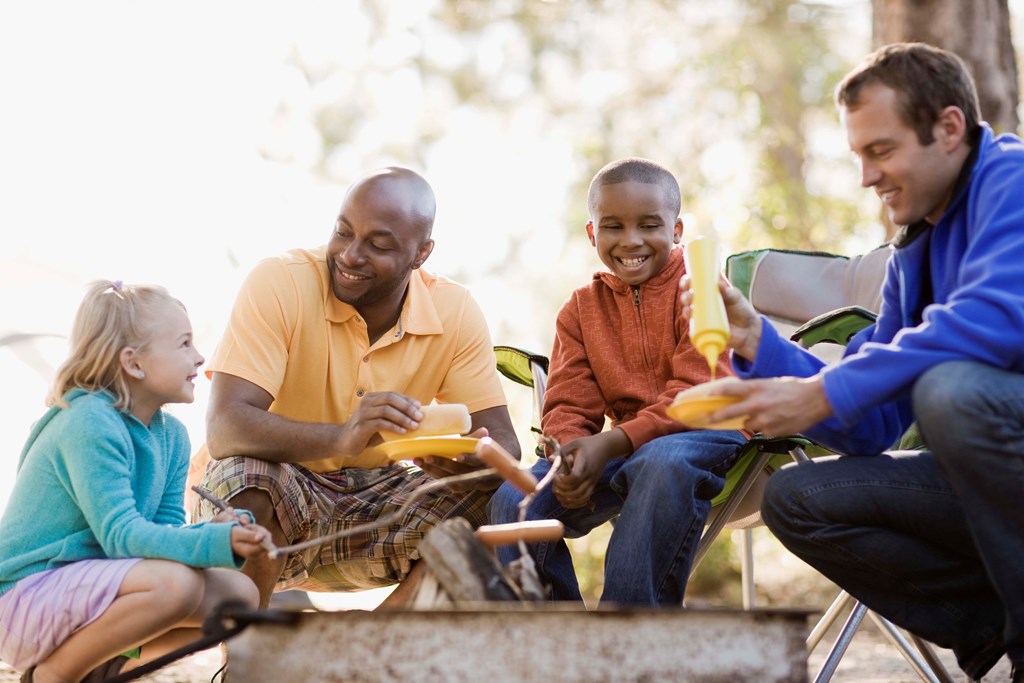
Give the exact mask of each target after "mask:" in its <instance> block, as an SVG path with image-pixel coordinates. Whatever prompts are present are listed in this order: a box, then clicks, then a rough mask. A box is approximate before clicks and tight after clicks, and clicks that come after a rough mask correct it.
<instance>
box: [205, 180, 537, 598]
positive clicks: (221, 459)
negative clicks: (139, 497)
mask: <svg viewBox="0 0 1024 683" xmlns="http://www.w3.org/2000/svg"><path fill="white" fill-rule="evenodd" d="M434 213H435V200H434V193H433V191H432V190H431V188H430V186H429V185H428V184H427V182H426V180H424V179H423V178H422V177H420V176H419V175H417V174H416V173H414V172H412V171H410V170H408V169H404V168H396V167H392V168H386V169H382V170H380V171H376V172H373V173H370V174H368V175H366V176H364V177H362V178H360V179H359V180H357V181H356V182H355V184H353V185H352V187H351V188H349V190H348V192H347V193H346V195H345V198H344V200H343V202H342V205H341V211H340V213H339V215H338V218H337V221H336V222H335V225H334V228H333V229H332V232H331V237H330V241H329V242H328V243H327V245H326V246H325V247H321V248H319V249H314V250H308V251H307V250H294V251H291V252H288V253H287V254H285V255H284V256H281V257H279V258H272V259H267V260H265V261H262V262H261V263H259V264H258V265H257V266H256V267H255V268H254V269H253V271H252V273H251V274H250V275H249V277H248V278H247V279H246V281H245V283H244V284H243V285H242V289H241V291H240V293H239V295H238V298H237V300H236V302H235V306H234V309H233V311H232V313H231V319H230V322H229V324H228V327H227V331H226V332H225V334H224V338H223V340H222V341H221V343H220V345H219V347H218V349H217V352H216V353H215V355H214V357H213V359H212V360H211V361H210V363H209V365H208V370H207V374H208V375H209V376H210V377H211V379H212V385H211V395H210V408H209V412H208V415H207V439H208V441H207V446H206V447H204V448H203V449H201V450H200V452H199V453H197V454H196V456H195V458H194V459H193V473H192V474H193V476H192V477H190V480H192V481H198V480H199V479H200V478H202V482H203V486H204V487H205V488H207V489H208V490H210V491H213V492H215V493H216V494H217V495H218V496H220V497H221V498H224V499H226V500H229V501H230V503H231V505H232V506H234V507H237V508H244V509H246V510H250V511H252V513H253V514H254V516H255V518H256V522H257V523H259V524H261V525H263V526H265V527H266V528H267V529H269V530H270V531H271V533H272V534H273V537H274V543H275V544H276V545H278V546H285V545H293V544H297V543H301V542H304V541H308V540H310V539H315V538H317V537H323V536H327V535H329V534H332V533H334V532H337V531H339V530H342V529H345V528H348V527H351V526H353V525H357V524H363V523H366V522H368V521H372V520H375V519H378V518H381V517H384V516H386V515H389V514H391V513H394V512H395V511H396V510H397V509H398V508H399V506H400V505H401V503H402V501H403V499H404V498H405V497H406V494H408V493H409V492H410V491H412V490H414V489H415V488H417V487H418V486H420V485H421V484H422V483H424V480H426V479H428V478H429V476H434V477H441V476H445V475H447V474H455V473H459V472H463V471H469V470H472V469H477V468H480V467H482V465H481V464H480V462H479V461H478V460H477V459H476V458H475V457H474V456H472V455H471V454H470V455H467V456H463V459H462V460H461V461H452V460H448V459H445V458H431V457H426V458H425V459H423V460H417V463H419V464H420V467H414V466H411V465H409V464H407V463H393V462H391V461H390V460H388V458H387V457H386V456H385V455H384V454H383V452H381V450H380V449H379V448H376V447H375V446H376V444H379V443H380V436H379V434H378V432H379V431H380V430H390V431H397V432H400V433H401V432H402V431H404V430H407V429H414V428H416V426H417V425H418V422H417V420H419V419H422V417H423V414H422V412H421V411H420V407H421V406H423V405H426V404H427V403H430V402H431V401H433V400H435V399H436V400H437V401H438V402H441V403H464V404H466V405H467V406H468V408H469V411H470V414H471V417H472V422H473V430H474V432H473V436H482V435H484V434H489V435H490V436H491V437H492V438H494V439H495V440H496V441H498V442H499V443H501V444H502V445H503V446H504V447H505V448H507V449H508V450H509V451H511V452H512V453H514V454H516V455H517V456H518V453H519V446H518V441H517V439H516V436H515V432H514V430H513V428H512V422H511V420H510V419H509V414H508V410H507V408H506V404H505V396H504V394H503V392H502V389H501V385H500V383H499V381H498V376H497V372H496V369H495V359H494V352H493V349H492V347H491V339H490V335H489V333H488V330H487V325H486V323H485V321H484V317H483V315H482V313H481V311H480V309H479V307H478V306H477V304H476V303H475V302H474V301H473V299H472V297H471V296H470V295H469V292H468V291H467V290H466V289H465V288H464V287H462V286H460V285H458V284H456V283H454V282H451V281H449V280H446V279H445V278H442V277H438V276H435V275H431V274H430V273H427V272H425V271H423V270H422V269H421V268H420V266H422V265H423V263H424V261H426V260H427V257H428V256H430V252H431V251H432V249H433V247H434V241H433V240H432V239H431V238H430V235H431V228H432V227H433V222H434ZM484 430H486V431H484ZM497 484H498V482H497V481H494V480H490V481H487V482H485V483H482V484H480V485H478V486H477V487H476V488H467V489H464V490H459V491H453V490H446V489H442V490H440V491H438V492H437V493H436V494H433V495H430V496H428V497H426V498H425V499H421V500H420V501H419V502H417V503H416V504H415V505H414V506H413V507H412V508H411V509H410V510H409V511H408V512H406V513H405V515H404V517H403V518H402V519H401V521H399V522H396V523H394V524H392V525H390V526H387V527H384V528H381V529H378V530H376V531H371V532H367V533H362V534H358V535H355V536H351V537H348V538H344V539H341V540H338V541H332V542H328V543H325V544H323V545H319V546H316V547H313V548H311V549H309V550H306V551H299V552H296V553H293V554H291V555H289V556H287V557H280V558H277V559H275V560H271V559H269V558H264V559H262V560H260V561H253V560H249V561H247V562H246V564H245V566H244V568H243V569H242V571H243V572H245V573H246V574H247V575H248V576H250V577H251V578H252V579H253V581H255V583H256V585H257V586H258V587H259V590H260V598H261V601H262V603H263V604H264V605H267V604H269V601H270V596H271V594H272V593H273V591H274V590H285V589H288V588H301V589H305V590H318V591H344V590H362V589H366V588H374V587H379V586H387V585H391V584H394V583H397V582H402V583H401V585H400V586H399V587H398V588H397V589H396V590H395V592H394V593H392V595H391V597H390V598H389V599H388V602H387V604H390V605H392V606H397V605H401V604H403V603H404V601H405V600H407V599H408V597H409V596H410V594H411V593H412V589H413V588H414V587H415V584H416V579H417V578H418V577H419V575H420V574H421V572H422V567H420V566H419V565H418V564H417V563H416V560H417V558H418V557H419V552H418V546H419V541H420V540H421V539H422V538H423V536H424V535H425V534H426V533H427V532H428V531H429V530H430V529H431V528H432V527H433V526H435V525H436V524H438V523H439V522H441V521H443V520H445V519H448V518H451V517H457V516H461V517H466V518H467V519H469V521H470V522H471V523H472V524H473V525H474V526H476V525H478V524H480V523H482V522H483V521H484V519H485V517H486V512H485V508H484V506H485V504H486V501H487V498H488V496H489V492H488V491H489V490H491V489H494V488H496V487H497ZM195 513H196V515H195V516H197V517H199V518H206V517H210V516H212V514H213V510H212V509H211V507H210V505H209V503H206V502H204V501H197V502H196V506H195Z"/></svg>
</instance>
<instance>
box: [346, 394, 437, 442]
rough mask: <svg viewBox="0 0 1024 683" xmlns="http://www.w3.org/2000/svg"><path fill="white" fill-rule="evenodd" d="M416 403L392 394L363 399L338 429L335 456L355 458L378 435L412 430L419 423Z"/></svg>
mask: <svg viewBox="0 0 1024 683" xmlns="http://www.w3.org/2000/svg"><path fill="white" fill-rule="evenodd" d="M420 408H421V405H420V402H419V401H417V400H416V399H414V398H410V397H408V396H405V395H403V394H399V393H398V392H395V391H371V392H370V393H368V394H366V395H365V396H363V400H361V401H360V402H359V406H358V407H357V408H356V410H355V412H354V413H352V417H350V418H349V419H348V422H346V423H345V424H343V425H341V433H340V434H339V436H338V440H337V442H336V446H335V450H336V452H337V454H338V455H359V454H360V453H361V452H362V451H363V449H364V448H366V447H367V446H368V445H369V443H370V440H371V439H373V438H374V437H376V436H377V433H378V432H379V431H381V430H382V429H383V430H387V431H392V432H396V431H406V430H410V429H416V428H417V427H418V426H419V421H420V420H422V419H423V411H422V410H420Z"/></svg>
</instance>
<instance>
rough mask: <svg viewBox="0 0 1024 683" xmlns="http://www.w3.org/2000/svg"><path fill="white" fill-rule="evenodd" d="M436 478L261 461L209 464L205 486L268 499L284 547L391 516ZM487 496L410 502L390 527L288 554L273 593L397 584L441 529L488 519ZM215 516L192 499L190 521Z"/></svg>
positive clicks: (228, 494) (447, 495) (442, 494)
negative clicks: (449, 523) (448, 523)
mask: <svg viewBox="0 0 1024 683" xmlns="http://www.w3.org/2000/svg"><path fill="white" fill-rule="evenodd" d="M431 481H433V479H432V478H431V477H430V476H429V475H427V474H426V473H425V472H423V471H422V470H421V469H419V468H418V467H413V466H411V465H403V464H393V465H388V466H386V467H380V468H375V469H361V468H346V469H342V470H338V471H336V472H313V471H311V470H308V469H306V468H305V467H302V466H301V465H296V464H288V463H275V462H268V461H266V460H260V459H258V458H247V457H232V458H225V459H223V460H211V461H210V463H209V464H208V465H207V468H206V473H205V475H204V477H203V483H202V486H203V487H204V488H206V489H207V490H208V491H210V492H211V493H213V494H214V495H216V496H217V497H219V498H222V499H224V500H228V501H230V500H231V498H232V497H234V496H235V495H236V494H238V493H239V492H241V491H242V490H244V489H248V488H258V489H261V490H263V491H266V492H267V493H269V494H270V498H271V500H272V501H273V504H274V509H275V511H276V513H277V519H278V522H279V523H280V524H281V528H282V529H283V530H284V533H285V536H286V537H287V539H288V545H293V544H296V543H302V542H304V541H308V540H310V539H314V538H318V537H321V536H328V535H330V534H333V533H336V532H338V531H341V530H343V529H349V528H351V527H353V526H357V525H360V524H365V523H367V522H372V521H374V520H376V519H379V518H381V517H384V516H387V515H390V514H393V513H395V512H397V511H398V508H400V507H401V506H402V503H403V502H404V501H405V499H406V497H407V495H408V494H409V493H411V492H412V491H414V490H415V489H416V488H417V487H419V486H420V485H422V484H426V483H429V482H431ZM488 498H489V495H488V494H486V493H483V492H480V491H470V492H465V493H453V492H452V491H449V490H447V489H440V490H437V491H434V492H432V493H429V494H427V495H426V496H425V497H423V498H421V499H419V500H418V501H416V503H414V504H413V505H412V506H411V507H410V508H409V509H408V510H406V512H405V513H404V515H403V516H402V518H401V519H400V520H399V521H397V522H395V523H394V524H392V525H390V526H386V527H381V528H379V529H373V530H371V531H367V532H365V533H360V534H355V535H353V536H348V537H345V538H341V539H338V540H336V541H331V542H328V543H325V544H324V545H321V546H315V547H313V548H308V549H306V550H301V551H298V552H295V553H292V554H291V555H289V556H288V559H287V562H286V563H285V568H284V572H283V573H282V574H281V578H280V579H278V582H277V585H276V586H275V590H279V591H281V590H287V589H290V588H298V589H302V590H309V591H351V590H365V589H368V588H379V587H381V586H390V585H392V584H395V583H398V582H399V581H401V580H402V579H404V578H405V576H406V575H407V574H408V573H409V570H410V569H411V568H412V562H413V561H414V560H417V559H419V544H420V541H421V540H422V539H423V537H424V536H425V535H426V534H427V532H429V531H430V530H431V529H432V528H434V527H435V526H436V525H438V524H439V523H441V522H443V521H444V520H446V519H450V518H453V517H465V518H466V519H467V520H468V521H469V523H470V524H471V525H472V526H473V527H474V528H475V527H477V526H479V525H480V524H483V523H484V521H485V520H486V515H487V511H486V505H487V500H488ZM214 514H215V510H214V508H213V506H212V505H211V504H210V503H209V502H207V501H206V500H204V499H202V498H200V497H198V496H196V497H195V502H194V505H193V509H192V518H193V519H194V520H196V521H199V520H202V519H209V518H211V517H213V515H214Z"/></svg>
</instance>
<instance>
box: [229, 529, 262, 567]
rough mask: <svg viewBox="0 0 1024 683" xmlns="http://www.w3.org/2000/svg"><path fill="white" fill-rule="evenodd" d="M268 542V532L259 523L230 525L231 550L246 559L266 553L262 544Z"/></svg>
mask: <svg viewBox="0 0 1024 683" xmlns="http://www.w3.org/2000/svg"><path fill="white" fill-rule="evenodd" d="M270 542H271V537H270V532H269V531H267V530H266V529H264V528H263V527H261V526H260V525H259V524H247V525H246V526H239V525H236V526H233V527H231V550H232V551H233V552H234V553H235V554H236V555H238V556H240V557H244V558H245V559H247V560H248V559H251V558H258V557H263V556H264V555H266V554H267V549H266V547H265V545H264V544H269V543H270Z"/></svg>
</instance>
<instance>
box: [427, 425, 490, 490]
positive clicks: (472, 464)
mask: <svg viewBox="0 0 1024 683" xmlns="http://www.w3.org/2000/svg"><path fill="white" fill-rule="evenodd" d="M487 435H488V434H487V429H485V428H483V427H481V428H480V429H476V430H474V431H473V432H471V433H470V434H468V435H467V436H469V437H471V438H473V439H482V438H484V437H485V436H487ZM413 463H415V464H416V466H417V467H419V468H420V469H422V470H423V471H424V472H426V473H427V474H429V475H430V476H432V477H433V478H434V479H443V478H444V477H451V476H454V475H456V474H466V473H468V472H476V471H477V470H482V469H484V468H486V467H487V464H486V463H484V462H482V461H481V460H480V458H478V457H477V456H476V454H475V453H463V454H462V455H459V456H456V457H455V458H454V459H452V458H444V457H440V456H438V457H434V456H427V457H425V458H416V459H415V460H413ZM500 485H501V477H499V476H497V475H495V476H493V477H486V478H484V479H477V480H475V481H467V482H461V483H458V484H451V485H449V488H450V489H451V490H452V491H458V492H462V491H471V490H473V489H476V490H478V491H493V490H494V489H496V488H498V487H499V486H500Z"/></svg>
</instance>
